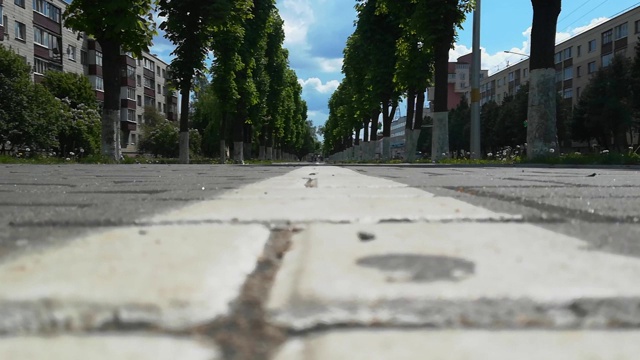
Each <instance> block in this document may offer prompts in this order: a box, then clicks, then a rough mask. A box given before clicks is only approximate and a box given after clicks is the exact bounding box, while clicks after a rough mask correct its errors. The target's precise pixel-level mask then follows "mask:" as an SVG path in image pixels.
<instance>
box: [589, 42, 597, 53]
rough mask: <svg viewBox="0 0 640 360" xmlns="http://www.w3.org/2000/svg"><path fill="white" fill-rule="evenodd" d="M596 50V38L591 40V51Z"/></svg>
mask: <svg viewBox="0 0 640 360" xmlns="http://www.w3.org/2000/svg"><path fill="white" fill-rule="evenodd" d="M594 51H596V39H593V40H591V41H589V52H590V53H591V52H594Z"/></svg>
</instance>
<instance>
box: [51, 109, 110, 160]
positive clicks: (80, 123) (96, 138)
mask: <svg viewBox="0 0 640 360" xmlns="http://www.w3.org/2000/svg"><path fill="white" fill-rule="evenodd" d="M72 105H73V103H72V102H71V101H70V100H69V99H66V98H65V99H63V100H60V106H61V110H62V112H63V119H62V122H61V123H60V126H59V133H58V141H59V145H58V148H59V149H60V155H61V156H62V157H66V156H67V155H68V154H69V153H70V152H74V153H75V154H76V155H77V156H87V155H94V154H99V153H100V134H101V126H100V114H99V113H98V111H97V110H96V109H94V108H91V107H88V106H86V105H84V104H82V103H81V104H79V105H77V106H76V107H73V106H72Z"/></svg>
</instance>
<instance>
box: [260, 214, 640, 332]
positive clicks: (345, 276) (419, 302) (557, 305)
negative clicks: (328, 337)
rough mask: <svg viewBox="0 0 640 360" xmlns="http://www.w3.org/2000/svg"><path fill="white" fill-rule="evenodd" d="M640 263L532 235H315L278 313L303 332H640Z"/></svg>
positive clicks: (330, 231) (484, 231)
mask: <svg viewBox="0 0 640 360" xmlns="http://www.w3.org/2000/svg"><path fill="white" fill-rule="evenodd" d="M639 277H640V260H638V259H636V258H631V257H625V256H620V255H614V254H609V253H602V252H598V251H593V250H592V249H590V248H589V246H588V244H587V243H586V242H583V241H581V240H578V239H575V238H571V237H568V236H565V235H561V234H556V233H554V232H551V231H548V230H545V229H542V228H539V227H536V226H532V225H529V224H517V223H503V224H488V223H456V224H452V223H450V224H443V223H414V224H401V225H398V224H377V225H371V226H363V225H354V224H349V225H332V224H313V225H309V226H308V227H307V229H306V230H304V231H303V232H301V233H299V234H297V235H296V236H295V237H294V239H293V245H292V250H291V251H290V252H289V253H288V254H287V256H286V257H285V259H284V264H283V266H282V268H281V270H280V272H279V273H278V276H277V278H276V282H275V286H274V288H273V289H272V292H271V297H270V299H269V302H268V310H269V312H270V314H271V317H272V319H273V320H274V321H275V322H277V323H279V324H281V325H283V326H286V327H289V328H292V329H295V330H303V329H310V328H316V327H322V326H329V325H336V324H364V325H367V324H380V323H383V324H391V325H404V324H410V325H430V326H435V327H451V326H453V327H467V326H488V327H495V326H501V327H531V326H550V327H561V328H562V327H584V326H586V327H607V326H613V325H615V324H636V323H637V324H640V287H638V286H637V281H638V278H639Z"/></svg>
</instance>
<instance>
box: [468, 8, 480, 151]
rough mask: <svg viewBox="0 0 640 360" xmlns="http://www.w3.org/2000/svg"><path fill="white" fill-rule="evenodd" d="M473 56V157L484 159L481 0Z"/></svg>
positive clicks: (474, 27) (474, 18)
mask: <svg viewBox="0 0 640 360" xmlns="http://www.w3.org/2000/svg"><path fill="white" fill-rule="evenodd" d="M472 47H473V53H472V55H471V56H472V57H471V158H472V159H482V153H481V150H480V149H481V147H480V56H481V54H480V0H476V8H475V10H474V11H473V46H472Z"/></svg>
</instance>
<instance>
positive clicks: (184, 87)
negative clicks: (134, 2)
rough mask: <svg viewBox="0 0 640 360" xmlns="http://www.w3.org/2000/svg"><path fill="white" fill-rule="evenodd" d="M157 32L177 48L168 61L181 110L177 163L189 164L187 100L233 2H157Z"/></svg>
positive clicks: (221, 0)
mask: <svg viewBox="0 0 640 360" xmlns="http://www.w3.org/2000/svg"><path fill="white" fill-rule="evenodd" d="M158 7H159V9H160V13H159V15H160V16H162V17H165V18H166V20H165V21H163V22H162V23H161V24H160V29H162V30H164V31H165V32H166V36H167V38H168V39H169V40H170V41H171V42H172V43H173V44H174V45H175V46H176V48H175V50H174V51H173V52H172V54H173V55H175V57H174V59H173V60H172V61H171V81H172V82H173V83H174V84H175V85H176V86H177V87H178V90H179V91H180V95H181V96H182V100H181V101H182V103H181V107H180V163H182V164H188V163H189V99H190V98H191V96H190V93H191V89H192V86H193V81H194V77H195V76H196V75H197V74H201V73H203V72H204V71H205V64H204V60H205V59H206V57H207V54H208V53H209V50H210V48H211V38H212V37H213V33H214V29H215V28H216V27H217V26H221V25H222V24H223V23H224V22H225V21H226V19H227V17H228V16H229V14H230V12H231V11H232V9H233V1H232V0H215V1H200V0H180V1H171V0H159V2H158Z"/></svg>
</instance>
